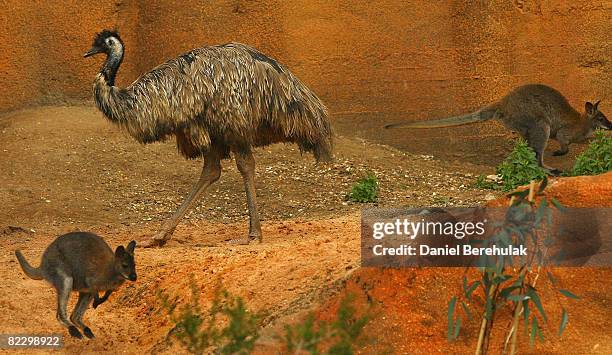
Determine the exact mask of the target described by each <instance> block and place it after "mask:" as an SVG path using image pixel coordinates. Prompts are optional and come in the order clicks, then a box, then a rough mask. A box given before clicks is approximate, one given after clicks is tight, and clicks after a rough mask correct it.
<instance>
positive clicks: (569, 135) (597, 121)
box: [385, 84, 612, 175]
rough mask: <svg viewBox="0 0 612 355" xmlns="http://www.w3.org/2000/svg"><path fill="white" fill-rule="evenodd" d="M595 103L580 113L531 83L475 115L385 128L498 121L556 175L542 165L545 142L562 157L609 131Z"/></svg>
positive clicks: (610, 125)
mask: <svg viewBox="0 0 612 355" xmlns="http://www.w3.org/2000/svg"><path fill="white" fill-rule="evenodd" d="M598 106H599V101H597V102H596V103H595V104H592V103H590V102H587V103H586V104H585V112H584V113H583V114H581V113H579V112H578V111H576V110H575V109H574V108H572V106H570V104H569V102H567V99H565V97H563V95H561V93H560V92H559V91H557V90H555V89H553V88H551V87H549V86H546V85H540V84H532V85H524V86H520V87H518V88H516V89H514V90H512V91H511V92H510V93H509V94H508V95H506V96H504V97H503V98H502V99H501V100H499V101H497V102H495V103H493V104H491V105H489V106H486V107H484V108H482V109H480V110H478V111H476V112H473V113H470V114H467V115H462V116H455V117H450V118H445V119H441V120H434V121H426V122H405V123H396V124H390V125H387V126H385V128H396V127H409V128H438V127H451V126H460V125H465V124H471V123H476V122H482V121H487V120H490V119H493V118H496V119H500V120H501V121H502V123H503V124H504V125H505V126H506V127H507V128H508V129H510V130H512V131H515V132H517V133H519V134H520V135H521V136H522V137H523V138H525V139H526V140H527V142H528V143H529V146H530V147H531V148H532V149H533V150H534V151H535V153H536V157H537V159H538V163H539V164H540V166H541V167H542V168H544V169H546V170H547V171H548V172H549V173H551V174H555V175H558V174H559V173H560V171H559V170H557V169H552V168H549V167H547V166H546V165H544V149H545V148H546V145H547V143H548V139H549V138H552V139H555V140H557V141H558V142H559V144H560V145H561V148H560V149H559V150H557V151H556V152H554V153H553V154H554V155H564V154H567V152H568V151H569V149H568V148H569V145H570V144H572V143H578V142H583V141H585V140H586V139H587V138H589V137H591V136H592V135H593V132H594V131H595V129H597V128H603V129H607V130H609V129H612V123H611V122H610V121H609V120H608V119H607V118H606V116H604V114H603V113H601V112H600V111H599V109H598Z"/></svg>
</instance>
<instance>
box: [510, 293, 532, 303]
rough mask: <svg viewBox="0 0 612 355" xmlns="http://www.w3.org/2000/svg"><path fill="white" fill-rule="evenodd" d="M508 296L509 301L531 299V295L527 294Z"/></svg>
mask: <svg viewBox="0 0 612 355" xmlns="http://www.w3.org/2000/svg"><path fill="white" fill-rule="evenodd" d="M506 298H507V299H508V300H509V301H513V302H521V301H524V300H527V299H529V297H527V296H525V295H510V296H508V297H506Z"/></svg>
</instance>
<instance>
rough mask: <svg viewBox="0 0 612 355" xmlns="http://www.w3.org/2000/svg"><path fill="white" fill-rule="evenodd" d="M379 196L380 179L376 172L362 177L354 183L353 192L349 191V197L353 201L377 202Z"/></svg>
mask: <svg viewBox="0 0 612 355" xmlns="http://www.w3.org/2000/svg"><path fill="white" fill-rule="evenodd" d="M377 198H378V180H377V179H376V176H374V174H369V175H368V176H366V177H364V178H362V179H360V180H359V181H358V182H357V183H356V184H355V185H353V187H352V189H351V192H349V193H348V195H347V199H348V200H350V201H353V202H361V203H367V202H376V199H377Z"/></svg>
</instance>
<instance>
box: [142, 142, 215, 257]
mask: <svg viewBox="0 0 612 355" xmlns="http://www.w3.org/2000/svg"><path fill="white" fill-rule="evenodd" d="M220 176H221V158H220V156H219V154H216V153H210V154H207V155H206V156H205V157H204V167H203V168H202V173H201V174H200V179H199V180H198V182H197V183H196V184H195V186H193V188H192V189H191V192H189V195H187V198H185V201H183V203H182V204H181V206H180V207H179V208H178V210H176V212H174V215H172V217H171V218H170V219H169V220H168V221H166V223H164V224H163V226H162V228H161V230H160V231H159V232H158V233H157V234H156V235H155V236H153V239H151V240H150V241H149V242H148V243H147V242H145V243H142V244H141V245H142V246H143V247H153V246H162V245H164V244H165V243H166V241H168V239H170V237H172V233H173V232H174V229H175V228H176V226H177V225H178V224H179V222H180V221H181V218H183V216H184V215H185V213H187V211H188V210H189V208H190V207H191V205H192V204H193V202H194V201H195V200H196V199H197V197H198V196H200V194H202V192H204V191H205V190H206V188H207V187H208V186H210V185H211V184H213V183H214V182H215V181H217V180H219V177H220Z"/></svg>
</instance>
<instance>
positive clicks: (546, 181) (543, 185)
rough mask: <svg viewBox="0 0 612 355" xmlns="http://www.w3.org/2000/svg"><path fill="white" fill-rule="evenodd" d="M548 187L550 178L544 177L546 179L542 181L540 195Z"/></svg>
mask: <svg viewBox="0 0 612 355" xmlns="http://www.w3.org/2000/svg"><path fill="white" fill-rule="evenodd" d="M546 186H548V177H546V176H544V179H542V182H541V183H540V187H539V188H538V194H540V193H542V192H543V191H544V189H546Z"/></svg>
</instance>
